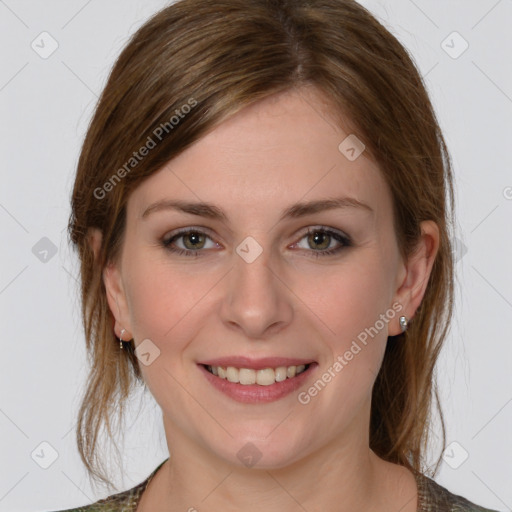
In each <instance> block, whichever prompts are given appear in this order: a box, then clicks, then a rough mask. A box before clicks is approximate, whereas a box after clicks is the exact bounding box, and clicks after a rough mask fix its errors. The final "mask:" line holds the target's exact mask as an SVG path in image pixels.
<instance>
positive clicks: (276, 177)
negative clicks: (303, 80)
mask: <svg viewBox="0 0 512 512" xmlns="http://www.w3.org/2000/svg"><path fill="white" fill-rule="evenodd" d="M329 109H331V112H332V107H331V106H330V105H329V104H328V102H327V101H326V100H325V98H323V97H322V96H321V94H320V93H319V92H318V91H316V90H293V91H287V92H284V93H280V94H276V95H274V96H271V97H268V98H265V99H264V100H261V101H259V102H257V103H254V104H252V105H250V106H249V107H246V108H244V109H242V110H241V111H239V112H238V113H236V114H235V115H233V116H232V117H230V118H228V119H227V120H225V121H223V122H222V123H220V124H219V125H217V126H216V127H215V128H214V129H213V130H212V131H210V132H209V133H208V134H206V135H205V136H204V137H202V138H201V139H200V140H199V141H197V142H196V143H194V144H193V145H192V146H191V147H189V148H188V149H187V150H185V151H184V152H183V153H181V154H180V155H179V156H177V157H176V158H174V159H173V160H171V161H170V162H168V164H167V165H165V166H164V167H163V168H162V169H161V170H159V171H157V172H156V173H155V174H153V175H152V176H151V177H150V178H148V179H146V180H145V181H144V182H143V183H142V184H141V185H140V186H139V187H138V188H137V189H136V190H135V191H134V193H133V194H132V197H131V198H130V201H129V205H128V208H129V210H131V211H132V214H134V215H135V216H137V217H140V216H141V215H142V212H143V211H144V210H145V208H147V206H148V204H150V203H153V202H155V201H158V200H164V199H173V198H175V199H186V200H188V201H198V202H200V201H201V202H208V203H214V204H219V206H221V207H222V209H223V210H225V211H226V212H228V213H229V214H230V215H236V216H237V217H238V218H240V216H242V215H243V212H247V211H250V212H253V213H257V212H258V213H259V214H265V215H269V216H270V215H271V214H272V213H274V214H276V215H277V214H278V213H279V212H281V211H282V210H283V208H285V207H286V206H287V205H288V204H293V203H296V202H298V201H309V200H314V199H320V198H321V199H324V198H327V197H334V196H336V197H338V196H349V197H353V198H355V199H357V200H360V201H361V202H365V203H369V202H370V203H372V208H373V209H374V210H375V211H376V212H378V211H379V212H380V213H381V214H384V213H385V212H386V211H387V210H390V209H391V197H390V194H389V190H388V188H387V185H386V183H385V181H384V178H383V176H382V175H381V172H380V170H379V169H378V167H377V165H376V164H375V163H374V162H373V161H372V160H371V159H370V158H368V157H367V156H366V154H365V152H364V151H363V152H362V154H361V155H360V156H359V157H357V158H355V159H349V158H347V154H346V153H344V152H343V151H342V150H343V148H345V145H343V144H342V143H343V141H345V140H348V141H351V140H353V139H350V138H349V139H347V137H354V135H353V134H351V133H350V131H349V130H350V128H348V126H349V125H350V123H349V120H348V119H347V120H346V123H343V126H340V124H341V123H340V122H335V121H334V119H333V116H332V115H331V112H330V111H329ZM340 144H342V150H340ZM357 149H360V148H358V147H356V150H357Z"/></svg>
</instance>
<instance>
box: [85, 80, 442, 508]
mask: <svg viewBox="0 0 512 512" xmlns="http://www.w3.org/2000/svg"><path fill="white" fill-rule="evenodd" d="M328 110H329V107H328V106H327V105H326V104H325V100H324V99H323V97H322V96H321V94H320V93H319V91H317V90H316V89H314V88H308V89H305V88H302V89H298V90H294V91H288V92H285V93H280V94H277V95H274V96H272V97H269V98H266V99H264V100H261V101H259V102H258V103H256V104H253V105H251V106H249V107H247V108H245V109H243V110H241V111H240V112H238V113H237V114H236V115H234V116H233V117H231V118H229V119H227V120H226V121H224V122H222V123H221V124H220V125H218V126H217V127H216V128H215V129H214V130H213V131H211V132H209V133H208V134H207V135H206V136H204V137H203V138H202V139H201V140H199V141H198V142H196V143H195V144H194V145H193V146H191V147H190V148H188V149H187V150H186V151H184V152H183V153H182V154H181V155H179V156H178V157H177V158H175V159H173V160H172V161H171V162H169V163H168V164H167V165H166V166H165V167H164V168H162V169H161V170H159V171H158V172H156V173H155V174H153V175H152V176H151V177H149V178H148V179H147V180H146V181H144V182H143V183H142V184H141V185H140V186H139V187H138V188H137V189H136V190H135V191H134V192H133V193H132V195H131V196H130V198H129V200H128V204H127V224H126V232H125V239H124V243H123V249H122V252H121V255H120V258H119V260H118V261H116V262H112V263H111V264H109V266H108V267H106V268H105V270H104V273H103V277H104V282H105V286H106V289H107V296H108V301H109V305H110V309H111V311H112V314H113V315H114V317H115V332H116V334H117V336H119V335H120V332H121V329H125V330H126V331H125V333H124V335H123V339H124V340H128V339H132V338H133V339H134V342H135V345H136V346H138V345H139V344H140V343H141V342H142V341H143V340H145V339H147V338H149V339H150V340H151V341H152V343H154V345H156V346H157V347H158V349H159V350H160V355H159V357H157V358H156V359H155V360H154V361H153V362H152V363H151V364H150V365H148V366H145V365H141V369H142V373H143V377H144V380H145V382H146V385H147V387H148V388H149V390H150V391H151V393H152V394H153V396H154V397H155V399H156V401H157V402H158V404H159V405H160V407H161V408H162V413H163V420H164V428H165V433H166V439H167V443H168V447H169V453H170V454H171V458H170V460H169V461H168V462H166V463H165V464H164V466H162V468H161V470H160V471H159V472H158V473H157V474H156V476H155V477H154V479H153V480H152V482H151V483H150V485H149V486H148V488H147V490H146V492H145V493H144V494H143V496H142V499H141V502H140V504H139V507H138V511H139V512H140V511H141V510H142V511H146V510H166V511H167V510H168V511H172V510H181V511H183V510H189V509H190V510H193V508H192V507H195V509H197V510H201V511H215V510H228V511H231V510H233V511H235V510H237V511H239V510H244V511H256V510H258V511H259V510H261V508H262V507H264V509H265V510H266V511H268V512H272V511H277V510H279V511H280V512H282V511H290V512H291V511H293V512H295V511H296V510H298V509H300V510H302V508H301V507H303V509H304V510H307V511H308V512H313V511H320V510H322V511H325V510H329V511H333V510H336V511H353V510H367V511H373V510H379V511H387V510H389V511H394V512H396V511H397V510H401V511H402V512H408V511H415V510H416V503H417V488H416V484H415V481H414V477H413V475H412V473H410V472H409V471H408V470H407V469H405V468H403V467H400V466H398V465H395V464H391V463H388V462H385V461H383V460H382V459H380V458H379V457H377V455H376V454H375V453H373V452H372V451H371V450H370V448H369V437H368V426H369V417H370V416H369V414H370V399H371V390H372V386H373V383H374V381H375V377H376V375H377V373H378V370H379V367H380V365H381V362H382V358H383V354H384V350H385V346H386V340H387V337H388V336H392V335H396V334H398V333H400V332H401V331H400V327H399V324H398V317H399V316H400V315H405V316H406V317H407V318H408V319H409V321H411V319H412V318H413V317H414V313H415V311H416V309H417V308H418V306H419V305H420V303H421V300H422V297H423V295H424V292H425V289H426V285H427V282H428V277H429V275H430V272H431V269H432V265H433V262H434V258H435V255H436V253H437V250H438V247H439V232H438V229H437V226H436V224H435V223H433V222H432V221H426V222H424V223H422V226H421V227H422V238H421V240H420V241H419V243H418V248H417V251H415V253H414V255H413V256H412V257H411V258H410V259H409V260H408V261H402V259H401V257H400V254H399V250H398V245H397V239H396V235H395V233H394V229H393V222H392V221H393V219H392V197H391V194H390V191H389V189H388V187H387V185H386V183H385V181H384V179H383V177H382V175H381V173H380V171H379V169H378V167H377V166H376V164H375V163H374V162H372V161H371V160H370V159H369V158H368V157H367V155H366V153H365V152H363V153H362V154H361V156H360V157H359V158H357V159H356V160H354V161H349V160H348V159H347V158H346V157H345V156H344V155H343V154H342V153H341V152H340V151H339V150H338V145H339V144H340V142H341V141H343V140H344V139H345V137H346V136H347V135H348V134H349V133H350V131H348V128H347V127H345V128H342V127H340V126H337V125H335V124H334V122H333V121H331V120H330V119H329V116H328ZM331 111H332V109H331ZM338 124H339V123H338ZM345 124H346V126H349V120H348V119H347V120H346V123H345ZM340 196H349V197H353V198H356V199H357V200H359V201H361V202H364V203H366V204H367V205H369V206H370V207H371V208H372V209H373V212H367V211H366V210H364V209H356V208H347V209H332V210H325V211H321V212H317V213H314V214H309V215H307V216H305V217H302V218H296V219H287V220H283V221H279V217H280V214H281V212H282V210H284V209H285V208H286V207H288V206H290V205H292V204H294V203H296V202H299V201H310V200H315V199H325V198H329V197H331V198H332V197H340ZM160 199H181V200H187V201H194V202H198V201H205V202H208V203H213V204H215V205H216V206H218V207H219V208H221V209H222V210H224V212H225V213H226V216H227V221H219V220H212V219H209V218H206V217H202V216H197V215H192V214H189V213H183V212H178V211H175V210H169V209H168V210H161V211H158V212H154V213H151V214H150V215H148V216H147V217H146V218H144V219H143V218H141V215H142V212H143V211H144V210H145V209H146V208H147V207H148V205H150V204H151V203H153V202H155V201H158V200H160ZM320 226H325V227H327V228H330V229H332V230H334V231H340V232H341V233H343V234H345V235H348V236H349V237H350V238H351V240H352V246H346V247H343V245H342V244H341V243H339V242H337V241H336V240H335V239H334V238H332V237H331V238H329V237H327V240H325V239H321V238H320V240H318V239H317V240H316V242H315V240H314V239H311V238H309V240H308V236H307V234H306V230H307V228H308V227H311V228H319V227H320ZM185 227H194V228H201V230H202V231H204V232H206V234H207V235H208V236H209V237H210V238H208V237H207V238H205V239H204V240H202V239H199V240H198V239H197V238H196V239H194V238H193V237H190V236H188V237H186V236H185V237H181V238H179V239H177V240H175V243H174V245H175V246H177V247H179V248H181V249H185V248H189V250H190V248H191V247H194V246H195V247H198V250H199V251H202V252H201V253H200V254H199V256H197V257H194V256H192V257H189V256H183V255H178V254H175V253H172V252H170V251H169V250H168V249H167V248H165V247H164V246H163V245H162V239H165V240H166V239H169V238H170V237H171V236H172V235H173V233H174V232H175V231H176V230H177V229H178V228H185ZM247 236H252V237H253V238H254V239H255V240H256V241H257V242H258V244H259V245H260V246H261V248H262V250H263V252H262V253H261V255H260V256H259V257H258V258H257V259H256V260H255V261H254V262H252V263H250V264H249V263H247V262H246V261H245V260H244V259H242V258H241V257H240V256H239V255H238V254H237V252H236V247H237V246H238V245H239V244H240V243H241V242H242V240H244V239H245V237H247ZM92 243H93V246H94V248H95V250H97V248H98V247H99V244H100V243H101V234H100V233H98V232H97V231H96V232H93V233H92ZM185 243H186V244H187V245H184V244H185ZM194 244H195V245H194ZM340 246H341V247H342V249H341V251H340V252H338V253H337V254H334V255H330V256H329V255H327V256H323V257H322V256H321V257H318V258H315V257H314V254H313V253H315V252H316V253H318V252H321V251H322V250H324V251H325V250H326V247H327V248H328V249H330V248H336V247H340ZM394 303H398V304H400V305H401V306H402V310H401V311H400V312H399V313H396V314H395V315H394V318H391V319H390V320H389V321H388V322H385V324H384V328H382V329H381V330H380V331H379V333H378V334H377V335H375V336H374V337H373V338H370V341H369V343H368V344H367V345H366V346H364V348H363V349H362V350H361V351H360V352H359V353H358V354H357V356H355V357H354V358H353V359H352V360H351V361H350V362H349V363H348V364H347V365H346V366H345V367H344V368H343V370H342V371H341V372H338V373H337V374H336V377H335V378H333V379H332V380H331V382H329V383H328V385H327V386H325V387H324V389H322V391H321V392H319V393H318V394H317V395H316V396H315V397H312V398H311V401H310V402H309V403H308V404H306V405H303V404H301V403H299V402H298V400H297V394H298V393H297V392H293V393H291V394H290V395H288V396H286V397H284V398H282V399H280V400H277V401H275V402H270V403H263V404H242V403H239V402H235V401H233V400H232V399H231V398H229V397H227V396H225V395H224V394H221V393H220V392H219V391H217V390H216V389H215V388H214V387H213V386H211V384H209V383H208V382H207V380H206V379H205V378H204V376H203V375H202V374H201V372H200V371H199V369H198V367H197V363H198V362H199V361H201V360H206V359H208V358H213V357H222V356H229V355H246V356H250V357H254V358H257V357H265V356H285V357H303V358H308V359H312V360H315V361H317V362H318V364H319V366H318V367H317V368H316V369H315V371H314V374H312V376H310V378H309V380H308V383H307V384H305V385H304V386H303V387H302V388H301V390H305V389H306V390H307V388H308V387H309V386H311V385H312V384H313V383H314V381H316V379H317V378H320V377H321V375H322V373H323V372H324V371H326V370H327V368H329V367H330V366H332V364H333V363H334V361H335V360H336V357H337V356H338V355H343V354H344V353H345V352H346V351H347V350H348V349H349V348H350V346H351V343H352V341H353V340H355V339H356V338H357V335H358V334H359V333H361V332H362V331H364V329H365V328H368V327H370V326H373V325H374V324H375V322H376V321H377V320H378V319H379V315H381V314H383V313H385V312H386V311H390V310H392V305H393V304H394ZM301 390H299V391H301ZM248 442H251V443H253V444H255V445H256V446H257V447H258V449H259V451H260V452H261V454H262V456H261V459H260V460H259V461H258V463H257V464H256V465H254V466H253V467H246V466H244V464H243V463H242V462H241V461H240V460H239V459H238V457H237V453H238V452H239V450H240V449H241V448H242V447H244V446H245V445H246V443H248Z"/></svg>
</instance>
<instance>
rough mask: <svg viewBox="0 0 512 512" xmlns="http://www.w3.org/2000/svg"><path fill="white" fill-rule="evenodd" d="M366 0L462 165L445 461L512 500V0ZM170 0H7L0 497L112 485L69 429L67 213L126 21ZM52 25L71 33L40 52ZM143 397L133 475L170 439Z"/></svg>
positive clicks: (138, 476) (491, 493) (79, 339)
mask: <svg viewBox="0 0 512 512" xmlns="http://www.w3.org/2000/svg"><path fill="white" fill-rule="evenodd" d="M362 3H363V4H364V5H365V6H367V7H368V8H370V10H372V12H374V13H375V14H376V15H377V16H378V17H379V18H380V19H381V21H383V22H384V23H385V24H386V25H387V26H388V27H389V28H390V29H391V31H392V32H393V33H394V34H395V35H396V36H397V37H398V38H399V39H400V40H401V41H402V43H403V44H405V45H406V47H407V48H408V49H409V50H410V52H411V53H412V55H413V56H414V58H415V60H416V62H417V63H418V66H419V68H420V70H421V72H422V74H423V75H424V76H425V77H426V81H427V85H428V88H429V92H430V94H431V96H432V99H433V101H434V104H435V108H436V111H437V113H438V116H439V120H440V123H441V126H442V128H443V129H444V132H445V135H446V138H447V141H448V144H449V147H450V151H451V154H452V157H453V163H454V169H455V174H456V188H457V215H458V219H459V234H458V238H459V240H460V244H459V249H458V251H457V254H458V258H459V261H458V263H457V281H458V285H457V310H456V318H455V322H454V325H453V328H452V332H451V334H450V337H449V339H448V341H447V344H446V347H445V350H444V352H443V354H442V357H441V360H440V363H439V367H438V373H439V379H440V385H441V390H442V401H443V408H444V412H445V416H446V420H447V425H448V430H447V439H448V443H449V444H450V443H453V444H450V445H449V448H448V450H447V452H446V453H445V461H444V462H443V465H442V468H441V471H440V473H439V474H438V476H437V478H436V479H437V481H438V482H439V483H441V484H442V485H445V486H446V487H448V488H449V489H450V490H451V491H452V492H454V493H456V494H461V495H464V496H466V497H467V498H468V499H471V500H473V501H475V502H477V503H479V504H482V505H486V506H488V507H492V508H496V509H498V510H511V507H512V487H511V486H510V481H511V477H512V470H511V469H510V460H512V436H511V435H510V433H511V431H512V386H511V361H512V344H511V343H510V341H511V335H510V327H511V318H512V273H511V272H510V261H512V237H511V234H512V233H511V224H512V223H511V218H512V173H511V162H512V156H511V152H510V141H511V136H512V127H511V123H510V119H511V115H512V80H511V78H512V72H511V67H510V62H511V56H512V35H511V30H510V27H511V26H512V0H499V1H496V0H478V1H477V0H472V1H454V0H449V1H444V2H433V1H430V2H429V1H427V0H415V1H412V0H395V1H393V2H392V1H390V0H386V1H384V0H381V1H364V2H362ZM166 4H167V2H164V1H161V0H150V1H147V0H146V1H144V2H143V1H142V0H123V1H121V0H109V1H102V2H100V1H99V0H89V1H84V0H68V1H64V0H62V1H56V0H51V1H50V0H47V1H36V0H30V1H29V0H5V1H2V0H0V54H1V66H0V115H1V120H2V122H1V125H0V130H1V134H0V145H1V146H0V150H1V155H2V160H1V165H0V172H1V181H0V183H1V186H0V226H1V230H2V244H1V247H2V250H1V253H0V254H1V265H0V269H1V272H0V315H1V316H0V318H1V328H2V340H1V343H2V357H1V359H0V365H1V369H0V378H1V381H0V384H1V389H2V394H1V400H0V429H1V430H0V432H1V436H0V446H1V453H2V457H1V460H2V462H1V478H0V511H11V512H12V511H37V510H57V509H62V508H68V507H72V506H73V507H76V506H79V505H81V504H87V503H91V502H92V501H94V500H96V499H99V498H102V497H105V494H104V493H103V494H102V493H101V492H99V491H97V490H95V489H93V488H91V487H90V485H89V483H88V480H87V478H86V475H85V470H84V468H83V466H82V464H81V462H80V459H79V456H78V452H77V449H76V447H75V441H74V431H73V428H74V425H75V416H76V412H77V407H78V398H79V394H80V392H81V390H82V388H83V383H84V377H85V369H86V363H85V357H84V355H85V346H84V337H83V331H82V327H81V323H80V316H79V302H78V289H77V281H76V279H77V276H78V267H77V262H76V260H75V257H74V256H73V254H72V253H71V251H70V248H69V247H68V245H67V239H66V229H65V226H66V223H67V219H68V215H69V195H70V189H71V186H72V183H73V177H74V169H75V166H76V163H77V159H78V154H79V148H80V143H81V141H82V139H83V136H84V133H85V130H86V127H87V124H88V122H89V119H90V116H91V113H92V109H93V107H94V104H95V101H96V99H97V96H98V94H99V93H100V91H101V89H102V87H103V85H104V84H105V80H106V77H107V74H108V72H109V70H110V68H111V66H112V64H113V62H114V59H115V58H116V56H117V55H118V53H119V51H120V50H121V48H122V47H123V45H124V44H125V42H126V40H127V38H128V37H129V36H130V35H131V34H132V33H133V32H134V31H135V30H136V29H137V28H138V27H139V26H140V25H141V24H142V23H143V22H144V21H145V20H146V19H147V17H148V16H149V15H151V14H152V13H154V12H155V11H156V10H158V9H159V8H160V7H162V6H164V5H166ZM45 31H46V32H48V33H49V34H50V36H46V35H43V36H40V34H41V33H42V32H45ZM454 31H456V32H457V33H458V34H459V35H457V34H453V32H454ZM42 39H43V41H41V40H42ZM53 41H56V42H57V43H58V48H57V49H56V50H55V51H54V53H53V54H51V55H50V56H46V55H45V56H46V57H47V58H42V56H41V53H44V52H49V51H50V50H51V49H52V46H51V45H52V44H55V43H54V42H53ZM443 41H444V43H443ZM465 41H466V42H467V44H468V45H469V46H468V48H467V49H466V50H465V51H464V52H462V50H463V49H464V48H465V46H466V43H465ZM33 42H34V43H33ZM32 43H33V44H34V45H38V46H36V48H37V51H36V50H35V49H33V48H32V46H31V44H32ZM38 52H39V53H38ZM455 57H456V58H455ZM142 398H143V393H142V392H139V393H138V394H137V393H136V394H135V395H134V399H133V404H134V407H133V409H132V410H133V414H131V416H130V418H129V422H128V427H129V428H128V429H127V434H126V437H125V439H124V442H123V440H120V449H121V452H122V454H123V460H124V463H125V473H126V474H125V478H124V479H123V478H122V477H121V475H119V477H118V479H117V480H116V484H117V485H118V486H119V488H120V489H122V488H128V487H132V486H134V485H135V484H137V483H139V482H140V481H141V480H143V479H144V478H146V477H147V475H148V474H149V473H150V472H151V471H152V470H153V469H154V468H155V467H156V465H157V464H158V463H159V462H160V461H161V460H163V459H164V458H165V457H167V455H168V452H167V448H166V444H165V438H164V435H163V428H162V426H161V417H160V412H159V408H158V406H156V404H155V403H154V400H153V399H152V398H151V397H150V398H149V399H146V400H143V401H142V404H143V409H142V412H141V413H140V414H139V415H137V414H136V412H137V411H138V405H139V400H140V399H142ZM41 443H49V445H48V444H43V445H41ZM45 465H47V466H48V467H47V469H44V468H43V467H42V466H45Z"/></svg>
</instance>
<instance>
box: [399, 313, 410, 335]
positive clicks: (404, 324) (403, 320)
mask: <svg viewBox="0 0 512 512" xmlns="http://www.w3.org/2000/svg"><path fill="white" fill-rule="evenodd" d="M398 322H399V323H400V329H402V332H405V331H406V330H407V326H408V325H409V322H407V318H405V316H401V317H400V318H399V319H398Z"/></svg>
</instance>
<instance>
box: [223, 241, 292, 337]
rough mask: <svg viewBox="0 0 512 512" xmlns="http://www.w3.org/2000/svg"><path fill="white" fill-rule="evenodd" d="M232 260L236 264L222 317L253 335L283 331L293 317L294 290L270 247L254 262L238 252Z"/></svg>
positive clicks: (227, 283)
mask: <svg viewBox="0 0 512 512" xmlns="http://www.w3.org/2000/svg"><path fill="white" fill-rule="evenodd" d="M233 260H234V265H233V268H232V269H231V271H230V272H229V273H228V275H227V276H226V278H227V279H226V284H225V286H226V289H225V295H224V297H223V301H222V307H221V319H222V321H223V322H224V323H225V324H226V325H227V326H228V327H229V328H230V329H235V330H238V331H240V332H241V333H242V334H243V336H244V337H246V338H250V339H262V338H265V337H266V336H269V335H270V334H276V333H278V332H280V331H281V330H282V329H284V328H285V327H286V326H287V325H289V324H290V322H291V320H292V318H293V303H292V298H293V293H292V292H291V291H290V288H289V287H288V286H287V284H286V276H284V275H283V269H282V266H280V265H279V264H278V262H277V261H271V258H270V251H269V250H267V249H264V250H263V252H262V253H261V254H260V255H259V256H258V257H257V258H256V259H255V260H254V261H252V262H249V261H246V260H245V259H244V258H243V257H241V256H239V254H238V253H236V252H234V253H233ZM280 269H281V270H280Z"/></svg>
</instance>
